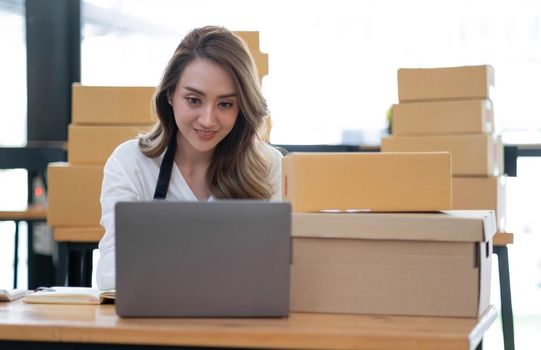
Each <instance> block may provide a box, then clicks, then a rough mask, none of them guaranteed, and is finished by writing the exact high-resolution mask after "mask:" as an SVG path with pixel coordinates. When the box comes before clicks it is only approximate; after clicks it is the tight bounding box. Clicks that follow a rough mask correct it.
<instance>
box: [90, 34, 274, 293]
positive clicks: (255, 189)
mask: <svg viewBox="0 0 541 350" xmlns="http://www.w3.org/2000/svg"><path fill="white" fill-rule="evenodd" d="M153 107H154V109H155V112H156V114H157V116H158V122H157V123H156V125H155V126H154V127H153V129H152V130H151V131H150V132H149V133H148V134H146V135H142V136H140V137H139V139H135V140H130V141H128V142H125V143H123V144H122V145H120V146H119V147H118V148H117V149H116V150H115V151H114V152H113V154H112V155H111V157H110V158H109V160H108V161H107V163H106V165H105V168H104V178H103V185H102V193H101V206H102V218H101V225H102V226H103V227H104V228H105V235H104V237H103V239H102V240H101V241H100V244H99V248H100V253H101V257H100V260H99V262H98V268H97V282H98V287H99V288H100V289H113V288H115V231H114V205H115V203H116V202H118V201H143V200H152V199H167V200H177V201H208V200H213V199H233V198H236V199H273V200H279V199H280V198H281V157H282V155H281V153H280V152H279V151H278V150H276V149H274V148H272V147H271V146H269V145H267V144H265V143H264V142H262V141H261V140H259V138H258V133H259V131H260V128H261V127H262V126H263V118H264V117H265V115H267V106H266V102H265V99H264V98H263V96H262V94H261V89H260V86H259V80H258V76H257V72H256V69H255V65H254V61H253V59H252V57H251V56H250V54H249V51H248V49H247V47H246V45H245V44H244V42H243V41H242V40H241V39H240V38H239V37H237V36H236V35H235V34H233V33H232V32H230V31H228V30H227V29H225V28H222V27H203V28H198V29H195V30H193V31H192V32H190V33H189V34H188V35H187V36H186V37H185V38H184V39H183V40H182V42H181V43H180V45H179V46H178V47H177V49H176V50H175V52H174V54H173V57H172V58H171V60H170V61H169V64H168V65H167V67H166V69H165V72H164V75H163V78H162V81H161V83H160V85H159V86H158V87H157V89H156V92H155V94H154V98H153ZM149 234H150V233H149Z"/></svg>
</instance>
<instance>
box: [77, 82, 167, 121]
mask: <svg viewBox="0 0 541 350" xmlns="http://www.w3.org/2000/svg"><path fill="white" fill-rule="evenodd" d="M154 89H155V88H154V87H135V86H123V87H120V86H83V85H80V84H73V85H72V113H71V121H72V123H76V124H85V125H95V124H107V125H111V124H113V125H115V124H120V125H123V124H151V123H153V122H155V121H156V119H155V117H154V116H153V115H152V113H151V100H152V94H153V93H154Z"/></svg>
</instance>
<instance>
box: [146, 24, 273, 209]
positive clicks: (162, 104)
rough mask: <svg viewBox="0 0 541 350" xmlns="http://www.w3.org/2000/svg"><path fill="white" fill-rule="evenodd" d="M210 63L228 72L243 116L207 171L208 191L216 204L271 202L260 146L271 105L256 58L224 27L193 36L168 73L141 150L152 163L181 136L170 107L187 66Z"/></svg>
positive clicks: (156, 97)
mask: <svg viewBox="0 0 541 350" xmlns="http://www.w3.org/2000/svg"><path fill="white" fill-rule="evenodd" d="M195 59H208V60H211V61H213V62H215V63H216V64H218V65H220V66H221V67H223V68H224V69H225V70H226V71H228V72H229V74H230V75H231V78H232V79H233V83H234V84H235V87H236V89H237V93H238V100H239V114H238V116H237V120H236V122H235V125H234V127H233V129H232V130H231V132H230V133H229V134H228V135H227V136H226V137H225V138H224V139H223V140H222V141H221V142H220V143H219V144H218V145H217V146H216V149H215V150H214V153H213V156H212V160H211V164H210V166H209V168H208V170H207V186H208V188H209V192H210V194H211V195H212V196H213V197H215V198H222V199H226V198H243V199H247V198H251V199H269V198H270V197H271V187H270V184H269V183H268V181H267V175H268V165H267V163H266V161H265V159H264V157H263V156H262V154H261V153H260V152H261V150H260V149H259V148H258V147H257V146H256V143H257V142H262V141H261V140H259V137H258V132H259V131H260V128H261V127H262V126H263V119H264V117H265V116H266V115H267V114H268V111H267V103H266V101H265V98H264V97H263V94H262V93H261V87H260V85H259V78H258V75H257V70H256V68H255V64H254V61H253V58H252V56H251V55H250V53H249V51H248V48H247V46H246V44H245V43H244V42H243V41H242V39H240V38H239V37H238V36H237V35H235V34H234V33H232V32H231V31H229V30H227V29H225V28H223V27H215V26H208V27H203V28H197V29H194V30H193V31H191V32H190V33H189V34H188V35H187V36H186V37H185V38H184V39H183V40H182V42H181V43H180V45H179V46H178V47H177V49H176V50H175V52H174V53H173V57H171V59H170V61H169V63H168V65H167V67H166V68H165V71H164V74H163V77H162V80H161V82H160V84H159V86H158V87H157V88H156V91H155V93H154V97H153V104H152V107H153V110H154V112H155V113H156V115H157V116H158V122H157V123H156V124H155V125H154V127H153V128H152V130H151V131H150V132H148V133H147V134H145V135H142V136H140V138H139V148H140V149H141V151H142V152H143V153H144V154H145V155H146V156H147V157H151V158H155V157H158V156H159V155H161V154H162V153H163V152H164V151H165V149H166V148H167V146H168V145H169V141H170V140H171V138H172V137H175V136H176V134H177V125H176V122H175V117H174V115H173V109H172V107H171V106H170V104H169V103H168V96H170V95H172V94H173V92H174V90H175V88H176V85H177V83H178V81H179V80H180V76H181V75H182V73H183V71H184V69H185V68H186V66H187V65H188V64H189V63H190V62H192V61H193V60H195Z"/></svg>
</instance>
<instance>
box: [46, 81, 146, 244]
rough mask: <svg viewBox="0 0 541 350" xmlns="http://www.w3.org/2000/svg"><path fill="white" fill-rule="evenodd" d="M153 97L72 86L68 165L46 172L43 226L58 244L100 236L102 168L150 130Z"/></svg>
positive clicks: (132, 90) (131, 90)
mask: <svg viewBox="0 0 541 350" xmlns="http://www.w3.org/2000/svg"><path fill="white" fill-rule="evenodd" d="M153 92H154V88H153V87H99V86H82V85H79V84H75V85H73V89H72V123H71V124H70V125H69V129H68V163H52V164H50V165H49V168H48V182H49V202H48V213H47V221H48V224H49V226H53V227H54V230H55V239H56V240H57V241H64V240H66V239H65V237H69V238H67V239H68V240H77V241H95V240H96V238H99V237H100V236H101V235H102V234H103V228H102V227H101V226H100V218H101V206H100V193H101V183H102V179H103V166H104V165H105V162H106V161H107V159H108V158H109V156H110V155H111V153H112V152H113V150H114V149H115V148H116V147H117V146H118V145H119V144H121V143H122V142H124V141H126V140H129V139H132V138H134V137H136V136H137V135H138V134H139V133H141V132H144V131H145V130H147V129H148V128H149V127H150V125H152V123H153V122H154V119H153V117H152V114H151V109H150V106H151V104H150V102H151V98H152V94H153Z"/></svg>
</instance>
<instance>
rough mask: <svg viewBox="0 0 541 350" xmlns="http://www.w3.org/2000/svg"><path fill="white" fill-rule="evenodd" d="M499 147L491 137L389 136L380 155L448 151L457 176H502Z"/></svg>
mask: <svg viewBox="0 0 541 350" xmlns="http://www.w3.org/2000/svg"><path fill="white" fill-rule="evenodd" d="M501 147H502V145H501V142H500V141H499V139H498V138H497V137H495V136H493V135H441V136H391V137H384V138H383V139H382V140H381V151H382V152H443V151H448V152H451V158H452V160H453V175H456V176H497V175H500V174H502V173H503V163H502V162H501V156H500V154H499V153H500V151H498V148H501Z"/></svg>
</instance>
